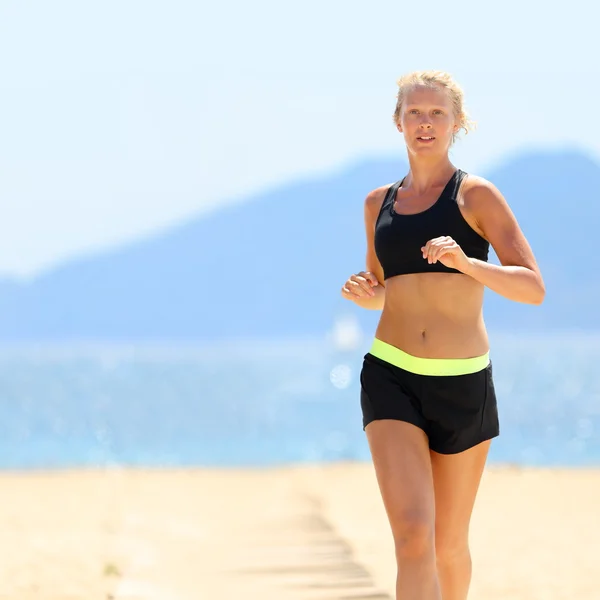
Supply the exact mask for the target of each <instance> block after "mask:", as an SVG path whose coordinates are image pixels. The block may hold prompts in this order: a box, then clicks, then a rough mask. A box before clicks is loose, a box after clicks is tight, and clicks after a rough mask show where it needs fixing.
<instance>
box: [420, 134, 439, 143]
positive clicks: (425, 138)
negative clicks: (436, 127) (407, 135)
mask: <svg viewBox="0 0 600 600" xmlns="http://www.w3.org/2000/svg"><path fill="white" fill-rule="evenodd" d="M417 139H418V140H419V141H420V142H433V141H434V140H435V138H434V137H433V136H431V135H423V136H420V137H418V138H417Z"/></svg>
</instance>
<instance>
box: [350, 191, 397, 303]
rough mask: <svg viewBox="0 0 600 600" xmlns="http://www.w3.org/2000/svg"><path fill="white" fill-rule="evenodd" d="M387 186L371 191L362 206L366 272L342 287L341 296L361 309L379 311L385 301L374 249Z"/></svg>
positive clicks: (378, 264)
mask: <svg viewBox="0 0 600 600" xmlns="http://www.w3.org/2000/svg"><path fill="white" fill-rule="evenodd" d="M387 189H388V186H385V187H382V188H378V189H376V190H373V191H372V192H370V193H369V194H368V195H367V198H366V200H365V204H364V220H365V230H366V237H367V256H366V272H365V271H361V272H360V273H358V274H357V275H353V276H352V277H350V279H349V280H348V281H347V282H346V283H345V284H344V286H343V287H342V296H344V298H347V299H349V300H352V301H353V302H354V303H355V304H357V305H358V306H360V307H361V308H366V309H370V310H381V309H382V308H383V304H384V301H385V285H384V278H383V269H382V267H381V264H380V263H379V260H378V259H377V255H376V254H375V248H374V243H373V240H374V237H375V221H376V220H377V215H378V214H379V210H380V209H381V204H382V202H383V199H384V197H385V194H386V192H387Z"/></svg>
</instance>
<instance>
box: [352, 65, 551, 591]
mask: <svg viewBox="0 0 600 600" xmlns="http://www.w3.org/2000/svg"><path fill="white" fill-rule="evenodd" d="M398 87H399V91H398V99H397V105H396V110H395V113H394V121H395V124H396V126H397V128H398V130H399V131H400V133H402V134H403V135H404V141H405V143H406V149H407V152H408V159H409V164H410V170H409V172H408V174H407V175H406V177H405V178H404V179H403V180H402V181H399V182H397V183H395V184H393V185H386V186H383V187H380V188H378V189H376V190H373V191H372V192H370V193H369V194H368V196H367V198H366V201H365V211H364V215H365V225H366V235H367V256H366V271H361V272H360V273H358V274H356V275H352V276H351V277H350V278H349V279H348V281H346V283H345V284H344V285H343V287H342V295H343V297H344V298H347V299H349V300H352V301H353V302H355V303H356V304H357V305H359V306H361V307H364V308H370V309H383V311H382V314H381V318H380V320H379V324H378V327H377V330H376V333H375V339H374V341H373V345H372V347H371V349H370V351H369V352H368V353H367V354H366V356H365V358H364V362H363V366H362V371H361V378H360V379H361V406H362V412H363V425H364V429H365V434H366V436H367V440H368V443H369V448H370V451H371V455H372V458H373V464H374V467H375V472H376V475H377V481H378V484H379V489H380V491H381V495H382V499H383V504H384V506H385V510H386V512H387V516H388V519H389V522H390V525H391V529H392V533H393V537H394V542H395V549H396V560H397V566H398V577H397V581H396V597H397V600H442V599H443V600H465V599H466V598H467V593H468V589H469V585H470V580H471V557H470V552H469V546H468V533H469V522H470V519H471V513H472V509H473V505H474V502H475V496H476V493H477V490H478V487H479V482H480V479H481V475H482V472H483V469H484V465H485V462H486V458H487V454H488V449H489V446H490V443H491V439H492V438H494V437H496V436H497V435H499V425H498V413H497V407H496V397H495V393H494V384H493V379H492V365H491V362H490V358H489V347H488V337H487V333H486V328H485V324H484V320H483V315H482V304H483V295H484V288H485V287H488V288H490V289H491V290H493V291H495V292H497V293H499V294H501V295H502V296H505V297H506V298H509V299H511V300H515V301H517V302H524V303H528V304H540V303H541V302H542V300H543V298H544V295H545V288H544V282H543V279H542V276H541V274H540V270H539V268H538V266H537V264H536V260H535V258H534V255H533V253H532V251H531V248H530V246H529V244H528V242H527V240H526V239H525V237H524V235H523V233H522V231H521V229H520V228H519V225H518V223H517V221H516V219H515V217H514V215H513V213H512V212H511V210H510V208H509V206H508V205H507V203H506V201H505V199H504V198H503V197H502V195H501V193H500V192H499V191H498V190H497V189H496V187H494V185H492V184H491V183H490V182H488V181H486V180H485V179H483V178H481V177H476V176H474V175H468V174H466V173H465V172H463V171H461V170H460V169H457V168H456V167H455V166H454V165H452V163H451V162H450V159H449V157H448V151H449V149H450V146H451V144H452V143H453V141H454V139H455V136H456V135H457V133H458V132H459V130H460V129H464V130H465V131H466V132H468V130H469V126H470V123H469V120H468V118H467V115H466V113H465V109H464V106H463V93H462V90H461V89H460V87H459V86H458V85H457V84H456V82H455V81H454V80H453V79H452V77H451V76H450V75H448V74H446V73H442V72H437V71H426V72H415V73H411V74H409V75H406V76H404V77H402V78H401V79H400V80H399V81H398ZM490 244H491V245H492V247H493V249H494V250H495V252H496V254H497V256H498V258H499V260H500V262H501V266H499V265H492V264H488V263H487V257H488V250H489V245H490Z"/></svg>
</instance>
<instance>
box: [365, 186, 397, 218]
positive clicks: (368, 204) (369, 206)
mask: <svg viewBox="0 0 600 600" xmlns="http://www.w3.org/2000/svg"><path fill="white" fill-rule="evenodd" d="M393 185H394V184H393V183H387V184H386V185H382V186H380V187H378V188H375V189H374V190H371V191H370V192H369V193H368V194H367V197H366V198H365V213H367V214H369V215H370V216H372V217H377V215H378V214H379V211H380V210H381V206H382V204H383V201H384V200H385V197H386V194H387V193H388V191H389V189H390V188H391V187H392V186H393Z"/></svg>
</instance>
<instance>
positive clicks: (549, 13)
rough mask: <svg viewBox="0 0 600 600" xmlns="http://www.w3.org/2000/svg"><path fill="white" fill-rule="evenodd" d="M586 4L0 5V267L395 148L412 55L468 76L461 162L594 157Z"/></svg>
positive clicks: (101, 240)
mask: <svg viewBox="0 0 600 600" xmlns="http://www.w3.org/2000/svg"><path fill="white" fill-rule="evenodd" d="M599 12H600V9H599V8H598V5H597V4H593V3H590V2H589V0H588V1H585V2H584V1H581V0H574V1H572V2H569V3H565V2H555V3H552V2H545V3H527V2H514V1H512V0H511V1H508V2H506V1H505V2H501V3H496V4H493V5H492V4H489V3H483V2H475V1H467V0H462V1H460V0H459V1H456V2H452V3H448V2H430V3H400V2H398V1H397V0H396V1H391V0H390V1H387V0H385V1H384V0H373V1H372V2H370V3H367V2H348V1H346V2H342V1H340V0H331V1H327V0H320V1H316V0H303V2H302V3H300V2H298V3H293V4H292V3H284V2H281V1H278V2H276V1H274V0H255V1H253V2H246V1H242V0H235V1H221V2H218V3H217V2H215V3H206V2H198V1H192V0H169V1H168V2H167V1H166V0H165V1H164V2H156V1H148V0H147V1H144V2H142V1H139V0H131V1H126V0H119V1H116V0H104V1H103V2H97V1H86V2H81V1H80V0H78V1H75V0H69V1H67V0H55V1H54V2H52V3H49V2H42V1H26V0H20V1H9V0H3V2H2V3H1V4H0V73H1V77H0V199H1V206H2V218H1V219H0V274H8V275H21V276H32V275H35V274H36V273H37V272H39V271H40V270H42V269H44V268H47V267H48V266H51V265H53V264H56V263H57V262H60V261H63V260H65V259H68V258H69V257H73V256H78V255H82V254H90V253H94V252H97V251H99V250H101V249H103V248H107V247H112V246H115V245H119V244H122V243H126V242H127V241H128V240H132V239H136V238H138V237H140V236H146V235H149V234H151V233H152V232H155V231H158V230H161V229H163V228H165V227H169V226H171V225H172V224H174V223H178V222H181V221H184V220H185V219H187V218H189V217H190V216H192V215H197V214H199V213H201V212H202V211H206V210H211V209H214V208H215V207H218V206H219V205H221V204H223V203H225V202H232V201H238V200H240V199H242V198H244V197H245V196H247V195H249V194H251V193H254V192H256V191H260V190H262V189H265V188H270V187H272V186H273V185H277V184H278V183H280V182H283V181H286V180H288V179H292V178H294V179H295V178H298V177H301V176H305V175H310V174H311V173H314V172H319V171H326V170H328V169H333V168H338V167H339V166H342V165H344V164H346V163H348V162H351V161H354V160H356V159H360V158H365V157H372V156H380V155H386V156H389V155H393V154H394V153H397V154H398V155H399V156H404V149H403V145H402V139H401V138H400V136H399V134H397V133H396V131H395V129H394V127H393V125H392V121H391V114H392V112H393V107H394V100H395V98H394V97H395V93H396V88H395V81H396V79H397V78H398V76H399V75H401V74H402V73H405V72H407V71H411V70H414V69H422V68H438V69H443V70H448V71H450V72H451V73H453V74H454V75H455V76H456V78H457V79H458V80H459V82H460V83H461V84H462V85H463V87H464V88H465V92H466V99H467V105H468V107H469V109H470V111H471V113H472V116H473V118H474V119H475V120H476V121H477V122H478V129H477V130H475V132H474V133H473V134H469V136H467V137H466V138H465V139H464V140H463V141H461V142H459V143H458V144H457V146H456V148H455V150H454V160H455V163H456V164H458V165H459V166H461V167H462V168H464V169H466V170H471V171H479V172H481V171H483V170H486V169H488V168H490V167H492V166H493V165H495V164H497V163H498V162H499V161H504V160H506V159H508V158H509V157H510V156H511V155H512V154H514V153H515V152H517V151H521V150H523V149H548V148H554V147H556V148H560V147H564V146H569V147H573V146H575V147H579V148H581V149H582V150H583V151H586V152H588V153H590V154H591V155H592V156H593V157H595V158H596V159H598V160H599V161H600V119H599V118H598V117H597V108H596V105H597V101H598V98H599V97H600V77H599V75H600V68H599V67H598V65H597V57H598V55H599V54H600V52H599V49H598V37H597V31H596V29H597V26H596V23H597V21H598V16H599V14H598V13H599ZM357 217H358V218H360V215H358V216H357Z"/></svg>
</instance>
